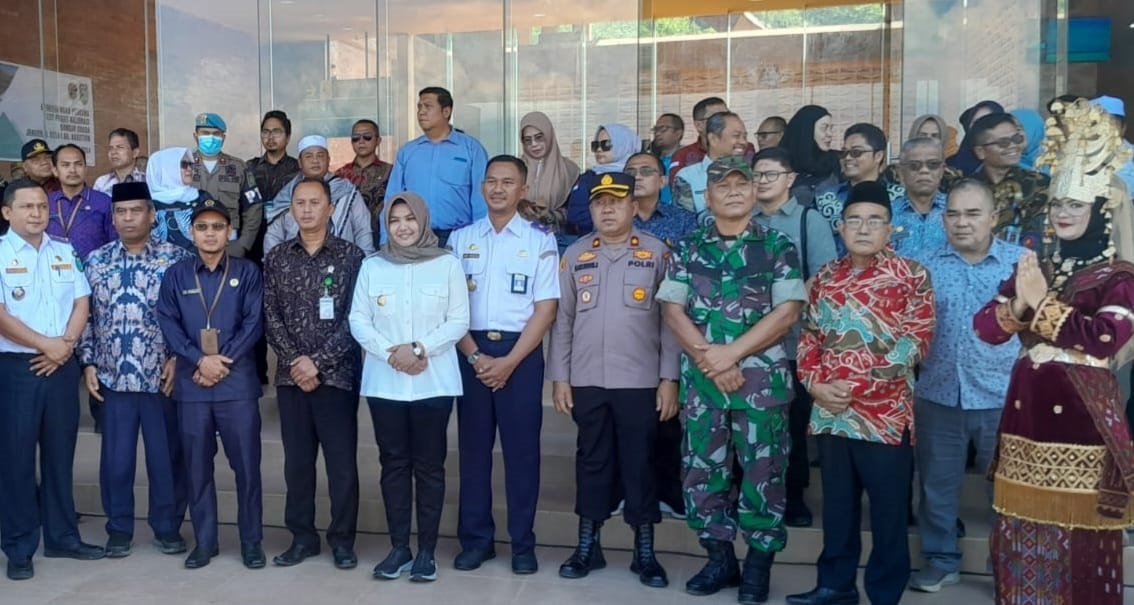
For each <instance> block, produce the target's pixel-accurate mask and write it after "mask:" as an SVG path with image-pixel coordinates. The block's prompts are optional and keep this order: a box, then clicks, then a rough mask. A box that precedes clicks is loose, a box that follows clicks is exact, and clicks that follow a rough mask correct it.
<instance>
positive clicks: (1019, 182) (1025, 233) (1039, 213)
mask: <svg viewBox="0 0 1134 605" xmlns="http://www.w3.org/2000/svg"><path fill="white" fill-rule="evenodd" d="M973 178H975V179H977V180H979V181H982V182H984V183H985V184H987V185H988V186H989V187H990V188H991V189H992V194H993V197H994V198H995V199H996V213H995V214H996V216H997V220H996V227H994V228H993V229H992V233H993V235H995V236H996V237H998V238H1000V239H1002V240H1004V241H1006V242H1008V243H1009V244H1019V245H1021V246H1023V247H1025V248H1028V249H1029V250H1035V252H1036V254H1037V255H1038V256H1039V257H1040V258H1043V257H1044V255H1045V251H1044V249H1043V236H1044V231H1045V229H1046V228H1047V227H1046V226H1045V225H1046V220H1045V219H1046V217H1047V187H1048V185H1049V184H1051V178H1050V177H1048V176H1047V175H1045V174H1041V173H1039V172H1035V171H1033V170H1024V169H1023V168H1019V167H1013V168H1009V169H1008V174H1006V175H1005V176H1004V179H1003V180H1002V181H1000V182H999V183H996V184H993V183H992V181H990V180H989V178H988V173H987V172H986V171H985V170H980V171H979V172H977V173H976V174H974V175H973Z"/></svg>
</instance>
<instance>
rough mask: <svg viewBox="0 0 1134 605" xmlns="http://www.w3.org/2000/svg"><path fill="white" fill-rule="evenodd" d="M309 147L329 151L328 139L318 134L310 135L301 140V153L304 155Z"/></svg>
mask: <svg viewBox="0 0 1134 605" xmlns="http://www.w3.org/2000/svg"><path fill="white" fill-rule="evenodd" d="M308 147H322V148H323V149H324V150H326V149H327V139H326V138H325V137H322V136H320V135H317V134H309V135H307V136H305V137H303V138H302V139H299V153H300V154H302V153H303V151H304V150H305V149H307V148H308Z"/></svg>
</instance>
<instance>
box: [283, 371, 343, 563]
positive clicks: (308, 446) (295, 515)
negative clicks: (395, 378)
mask: <svg viewBox="0 0 1134 605" xmlns="http://www.w3.org/2000/svg"><path fill="white" fill-rule="evenodd" d="M276 392H277V394H278V396H279V405H280V435H281V437H282V438H283V446H284V481H286V482H287V500H286V503H285V505H284V506H285V508H284V523H285V524H286V525H287V528H288V530H290V531H291V534H292V536H293V540H294V542H295V543H296V544H302V545H303V546H306V547H308V548H311V549H316V548H319V534H318V532H317V531H316V530H315V483H316V482H315V473H316V471H315V461H316V458H317V456H318V454H319V447H320V446H322V448H323V460H324V464H325V468H326V473H327V492H328V495H329V496H330V498H331V524H330V525H328V526H327V544H329V545H330V546H331V547H332V548H335V547H339V546H345V547H347V548H353V547H354V537H355V533H356V532H357V530H358V395H357V394H356V393H354V392H352V391H345V390H343V389H337V388H335V387H331V386H326V385H320V386H319V387H318V388H317V389H315V390H314V391H311V392H310V393H304V392H303V390H302V389H300V388H299V387H293V386H281V387H278V388H277V389H276Z"/></svg>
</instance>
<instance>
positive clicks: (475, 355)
mask: <svg viewBox="0 0 1134 605" xmlns="http://www.w3.org/2000/svg"><path fill="white" fill-rule="evenodd" d="M478 359H480V349H477V350H475V351H473V352H472V353H469V356H468V357H466V358H465V361H467V362H469V365H470V366H475V365H476V360H478Z"/></svg>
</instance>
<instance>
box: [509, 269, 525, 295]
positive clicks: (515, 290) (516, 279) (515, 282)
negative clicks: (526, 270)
mask: <svg viewBox="0 0 1134 605" xmlns="http://www.w3.org/2000/svg"><path fill="white" fill-rule="evenodd" d="M527 293H528V276H527V275H524V274H523V273H513V274H512V294H527Z"/></svg>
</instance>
